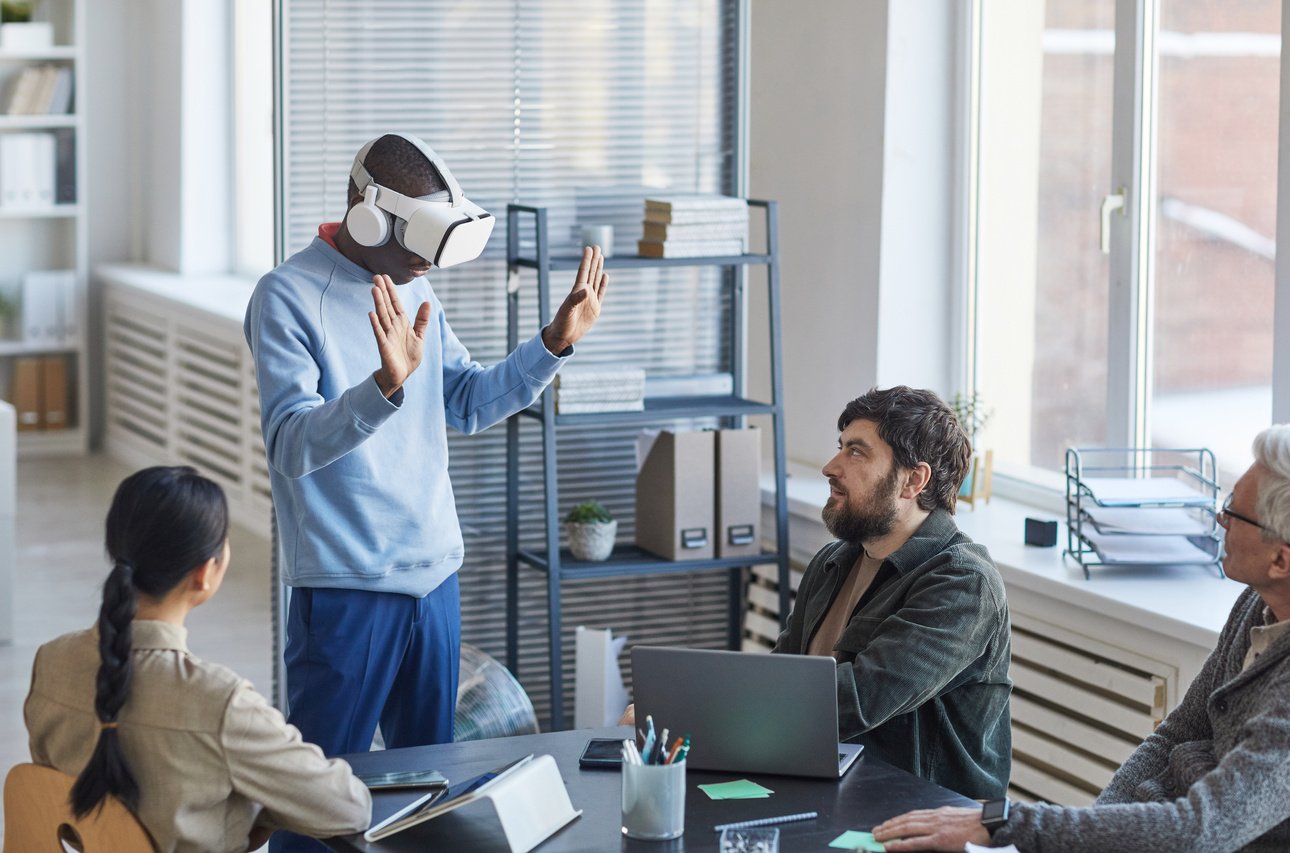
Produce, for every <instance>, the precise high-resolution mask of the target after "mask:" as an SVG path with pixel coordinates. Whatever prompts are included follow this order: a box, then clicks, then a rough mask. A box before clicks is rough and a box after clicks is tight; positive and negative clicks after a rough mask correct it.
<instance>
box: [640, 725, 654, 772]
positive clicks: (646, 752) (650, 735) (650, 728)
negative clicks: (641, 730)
mask: <svg viewBox="0 0 1290 853" xmlns="http://www.w3.org/2000/svg"><path fill="white" fill-rule="evenodd" d="M653 751H654V718H653V717H651V716H649V715H648V714H647V715H646V716H645V744H644V746H642V747H641V758H642V759H643V760H644V762H645V763H646V764H649V757H650V754H651V753H652V752H653Z"/></svg>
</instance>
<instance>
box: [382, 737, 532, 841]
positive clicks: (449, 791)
mask: <svg viewBox="0 0 1290 853" xmlns="http://www.w3.org/2000/svg"><path fill="white" fill-rule="evenodd" d="M532 760H533V756H532V755H526V756H524V757H523V758H521V759H519V760H517V761H512V762H511V763H509V764H504V765H502V766H501V767H498V768H495V769H493V770H490V771H488V772H487V773H482V774H480V775H479V776H476V777H474V778H473V779H467V780H466V781H465V782H461V783H459V784H457V785H449V786H448V787H446V788H444V787H440V788H435V789H434V790H432V791H431V792H430V793H428V794H426V795H425V796H422V797H418V798H417V799H415V800H413V801H412V802H411V803H409V804H408V805H406V806H404V807H403V808H401V809H399V810H398V811H396V812H395V813H394V814H392V815H390V816H389V817H387V818H385V819H384V820H382V821H379V822H376V823H373V824H372V826H371V827H370V828H369V829H368V830H367V831H366V832H364V833H363V838H364V839H366V840H367V841H380V840H381V839H382V838H386V837H388V836H391V835H393V834H394V833H396V832H402V831H403V830H405V829H407V828H408V827H410V826H416V825H417V824H419V823H424V822H425V821H427V820H430V819H431V818H435V817H438V816H439V815H441V814H447V813H448V812H450V811H452V810H454V809H458V808H461V807H462V806H464V805H466V804H467V803H472V802H474V801H475V800H478V799H479V798H480V797H482V796H483V795H484V794H485V793H486V792H487V791H488V789H489V788H490V787H492V786H494V785H497V784H499V783H500V782H501V781H502V780H503V779H505V778H506V777H507V776H510V775H511V774H513V773H514V772H515V771H516V770H518V769H519V768H521V767H523V766H524V765H526V764H528V763H529V762H530V761H532Z"/></svg>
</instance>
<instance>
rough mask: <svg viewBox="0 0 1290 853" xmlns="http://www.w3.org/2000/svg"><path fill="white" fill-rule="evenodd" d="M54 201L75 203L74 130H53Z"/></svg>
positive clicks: (57, 202)
mask: <svg viewBox="0 0 1290 853" xmlns="http://www.w3.org/2000/svg"><path fill="white" fill-rule="evenodd" d="M54 148H55V153H54V203H55V204H76V131H74V130H72V129H71V128H61V129H59V130H55V131H54Z"/></svg>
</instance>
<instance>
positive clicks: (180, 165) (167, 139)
mask: <svg viewBox="0 0 1290 853" xmlns="http://www.w3.org/2000/svg"><path fill="white" fill-rule="evenodd" d="M82 8H83V9H84V10H85V14H86V15H87V16H88V17H87V20H86V31H87V33H88V36H87V42H88V43H87V44H86V62H87V68H88V69H89V74H88V79H89V86H88V91H87V92H86V95H85V103H86V114H87V134H86V140H87V144H88V145H89V149H88V151H87V156H88V169H89V175H88V188H87V195H88V198H87V202H88V205H89V252H90V257H89V265H90V269H91V270H93V269H94V268H95V267H97V266H98V265H100V264H104V263H112V262H120V261H134V262H145V263H151V264H154V265H156V266H159V267H162V268H165V269H170V270H175V271H177V272H185V273H193V274H200V273H210V272H224V271H226V270H228V269H229V265H230V234H231V223H230V221H229V210H230V194H231V175H232V172H231V169H232V166H231V162H232V152H231V137H232V130H231V127H232V124H231V120H230V117H229V111H230V106H231V104H230V95H229V73H228V63H229V58H230V56H231V51H230V45H229V38H230V27H229V24H230V18H229V16H230V11H229V10H230V9H231V6H229V4H227V3H225V2H223V0H183V2H182V3H178V2H174V0H85V2H84V3H83V7H82ZM89 300H90V317H91V318H98V317H100V316H101V311H100V308H101V305H102V299H101V295H100V293H99V292H98V288H97V285H96V284H95V283H94V282H93V280H91V289H90V294H89ZM89 332H90V352H91V353H96V352H101V351H102V328H101V326H100V325H99V324H98V323H97V322H92V323H91V328H90V330H89ZM102 371H103V364H102V359H97V358H92V359H91V360H90V364H89V370H88V371H87V372H88V375H89V379H90V382H91V392H92V393H91V402H90V417H91V423H92V424H95V425H101V424H102V422H103V418H102V412H103V407H102V393H101V389H102V388H103V375H102ZM98 432H99V430H98V429H96V430H95V434H92V435H91V441H92V442H94V443H95V444H97V443H98V438H99V436H98V434H97V433H98Z"/></svg>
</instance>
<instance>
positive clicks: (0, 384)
mask: <svg viewBox="0 0 1290 853" xmlns="http://www.w3.org/2000/svg"><path fill="white" fill-rule="evenodd" d="M85 2H86V0H38V2H34V3H33V4H32V5H33V7H34V8H33V21H35V22H37V23H45V24H48V25H49V27H50V29H51V30H52V44H50V45H49V46H39V45H36V46H29V45H28V46H18V47H14V46H12V40H10V41H9V42H8V44H9V45H10V46H7V47H6V40H5V33H4V32H3V30H0V137H11V136H15V135H19V134H49V135H57V136H59V137H62V140H61V145H56V146H55V151H56V152H57V153H56V155H55V165H54V169H55V171H56V173H58V172H61V175H62V178H63V184H62V187H63V190H62V193H61V196H62V198H61V201H60V200H59V197H58V196H57V195H56V196H55V198H53V199H52V200H47V201H44V202H41V203H30V202H28V203H14V202H13V201H12V200H11V201H10V202H9V203H5V201H4V195H3V186H0V247H3V249H0V294H2V295H3V296H4V302H5V305H6V306H8V307H9V308H10V309H11V310H10V311H9V312H0V315H4V314H5V313H7V314H8V316H0V397H3V398H4V399H6V400H10V401H12V402H14V403H15V407H16V408H17V409H18V410H19V432H18V453H19V455H31V454H49V453H81V452H84V451H85V450H86V449H87V446H88V434H89V431H88V423H87V419H88V402H89V398H88V390H87V382H86V360H85V348H86V320H87V317H86V310H85V304H86V282H87V277H88V275H87V274H88V262H87V252H88V239H87V227H86V221H85V211H86V209H87V208H86V204H85V201H86V198H85V187H86V179H85V177H86V176H85V172H86V170H85V164H86V151H87V139H86V133H85V101H84V98H83V93H84V92H85V90H86V85H85V73H86V72H85V62H84V57H85V47H84V45H85ZM47 66H48V67H52V68H54V69H66V71H64V74H66V73H67V72H70V77H71V82H72V96H71V106H70V109H69V111H68V112H66V113H59V114H21V115H17V114H12V113H10V112H9V110H10V107H11V106H12V105H13V104H12V102H13V93H14V88H15V86H17V84H18V82H19V80H20V78H21V77H22V76H23V72H24V70H26V69H32V68H42V67H47ZM69 142H70V148H71V150H70V151H69V150H68V143H69ZM3 150H4V148H3V147H0V151H3ZM9 150H10V154H11V155H12V154H13V146H11V147H10V149H9ZM10 159H11V160H13V159H17V158H15V157H13V156H11V157H10ZM6 174H9V175H12V174H13V172H12V171H10V172H6V171H5V164H4V162H0V181H3V179H4V177H5V175H6ZM56 272H65V273H66V274H67V275H66V278H65V284H61V285H59V286H57V287H55V286H54V285H50V287H49V288H48V289H46V290H41V292H39V293H36V292H34V289H39V287H38V286H39V285H40V284H41V283H46V284H48V283H50V282H54V283H55V284H57V283H58V279H59V277H58V276H56V275H55V276H51V275H43V276H41V275H39V274H40V273H56ZM31 273H36V274H38V275H37V277H36V280H33V281H31V282H29V283H28V284H27V285H26V287H25V288H24V280H25V279H27V277H28V276H29V274H31ZM64 287H65V288H66V293H63V292H61V291H62V289H63V288H64ZM24 289H25V290H26V291H27V293H26V295H27V297H28V299H27V303H28V304H27V305H24V300H23V296H24ZM52 290H59V291H60V292H58V293H54V292H50V291H52ZM31 303H35V306H36V307H35V310H33V308H32V304H31ZM24 307H26V308H27V309H28V311H27V314H28V315H29V316H27V317H24V311H23V309H24ZM51 312H52V314H51ZM30 315H38V319H40V318H43V319H45V320H49V319H50V318H51V317H56V318H57V319H56V322H54V323H52V324H50V325H46V326H45V327H44V329H45V330H44V331H40V332H33V331H32V328H33V326H32V324H30V323H29V322H28V320H30V319H32V318H31V316H30ZM37 325H38V324H37ZM33 382H34V383H35V386H34V388H33ZM64 392H65V393H64ZM23 404H34V406H33V405H28V406H26V410H27V417H26V419H25V420H26V421H27V422H26V423H24V422H23V421H24V418H23V417H22V416H23V410H24V405H23ZM33 412H34V414H33ZM59 412H61V413H62V415H63V419H62V422H61V423H60V422H59V421H58V413H59ZM33 421H34V422H33Z"/></svg>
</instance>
